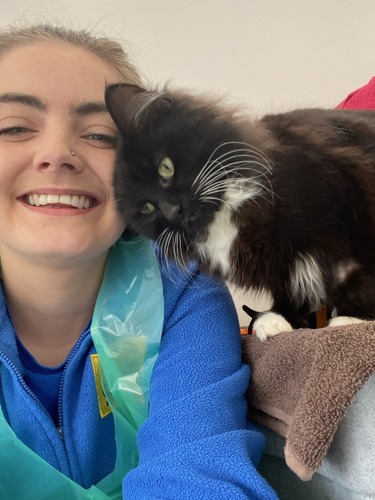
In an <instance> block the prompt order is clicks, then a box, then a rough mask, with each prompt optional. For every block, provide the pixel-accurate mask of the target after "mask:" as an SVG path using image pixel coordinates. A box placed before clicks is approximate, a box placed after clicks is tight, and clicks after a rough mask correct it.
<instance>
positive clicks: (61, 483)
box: [0, 237, 164, 500]
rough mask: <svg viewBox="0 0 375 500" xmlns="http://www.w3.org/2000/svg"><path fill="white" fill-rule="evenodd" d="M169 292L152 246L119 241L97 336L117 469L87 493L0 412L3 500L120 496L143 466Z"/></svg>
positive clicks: (95, 324) (101, 300)
mask: <svg viewBox="0 0 375 500" xmlns="http://www.w3.org/2000/svg"><path fill="white" fill-rule="evenodd" d="M163 313H164V302H163V290H162V282H161V277H160V272H159V266H158V262H157V259H156V257H155V253H154V251H153V248H152V246H151V243H150V242H149V241H146V240H144V239H143V238H141V237H136V238H134V239H132V240H129V241H124V240H119V241H118V242H117V243H116V244H115V245H114V246H113V247H112V248H111V250H110V253H109V257H108V261H107V265H106V270H105V274H104V279H103V282H102V285H101V288H100V291H99V295H98V298H97V302H96V306H95V311H94V315H93V320H92V327H91V335H92V339H93V342H94V344H95V347H96V350H97V353H98V356H99V360H100V366H101V380H102V384H103V389H104V392H105V395H106V397H107V400H108V402H109V404H110V406H111V409H112V412H113V417H114V422H115V432H116V445H117V456H116V465H115V469H114V471H113V472H112V473H111V474H109V475H108V476H107V477H105V478H104V479H103V480H102V481H100V483H98V484H96V485H95V486H92V487H91V488H89V489H84V488H82V487H81V486H80V485H78V484H77V483H75V482H74V481H72V480H71V479H69V478H67V477H66V476H64V475H63V474H61V473H60V472H59V471H57V470H56V469H54V468H53V467H52V466H50V465H49V464H48V463H47V462H45V461H44V460H43V459H42V458H40V457H39V456H38V455H36V454H35V453H34V452H33V451H32V450H30V449H29V448H28V447H27V446H25V445H24V444H23V443H22V442H21V441H20V440H19V439H18V438H17V437H16V435H15V434H14V432H13V431H12V429H11V428H10V427H9V425H8V424H7V422H6V420H5V418H4V415H3V412H2V411H1V407H0V450H1V451H0V470H1V471H8V474H7V472H5V473H4V472H2V473H1V477H0V498H4V499H5V498H9V499H12V500H15V499H22V500H24V499H30V500H31V499H33V500H35V499H38V500H45V499H51V500H52V499H53V500H75V499H77V500H86V499H94V500H99V499H103V500H104V499H107V500H109V499H111V500H112V499H122V491H121V490H122V479H123V477H124V476H125V475H126V473H127V472H129V470H131V469H132V468H133V467H135V466H136V465H137V462H138V452H137V446H136V433H137V430H138V428H139V426H140V425H141V424H142V422H143V421H144V420H145V419H146V418H147V415H148V391H149V383H150V376H151V372H152V368H153V366H154V363H155V360H156V357H157V355H158V352H159V347H160V338H161V332H162V326H163Z"/></svg>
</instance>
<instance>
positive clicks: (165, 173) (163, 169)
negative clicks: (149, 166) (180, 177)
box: [158, 156, 174, 179]
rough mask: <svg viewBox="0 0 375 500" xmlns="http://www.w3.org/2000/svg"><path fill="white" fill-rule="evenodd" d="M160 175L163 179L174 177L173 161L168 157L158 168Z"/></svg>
mask: <svg viewBox="0 0 375 500" xmlns="http://www.w3.org/2000/svg"><path fill="white" fill-rule="evenodd" d="M158 174H159V175H160V177H161V178H162V179H171V178H172V177H173V175H174V165H173V161H172V160H171V159H170V158H168V156H166V157H165V158H163V159H162V160H161V162H160V163H159V166H158Z"/></svg>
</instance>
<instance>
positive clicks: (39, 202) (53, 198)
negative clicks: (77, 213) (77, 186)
mask: <svg viewBox="0 0 375 500" xmlns="http://www.w3.org/2000/svg"><path fill="white" fill-rule="evenodd" d="M24 200H25V202H26V203H27V204H28V205H31V206H33V207H40V206H48V207H49V208H64V207H73V208H80V209H87V208H90V207H92V206H93V204H94V202H95V200H94V198H92V197H91V196H85V195H77V194H72V195H70V194H61V195H58V194H27V195H26V196H25V197H24Z"/></svg>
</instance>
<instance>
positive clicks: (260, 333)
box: [253, 312, 293, 341]
mask: <svg viewBox="0 0 375 500" xmlns="http://www.w3.org/2000/svg"><path fill="white" fill-rule="evenodd" d="M253 330H254V331H255V335H256V336H257V337H258V338H259V339H260V340H262V341H264V340H267V339H268V338H270V337H274V336H275V335H279V334H280V333H284V332H291V331H292V330H293V328H292V325H291V324H290V323H288V321H287V320H286V319H285V318H284V317H283V316H281V314H277V313H274V312H266V313H264V314H262V315H260V316H259V317H258V318H257V319H256V320H255V321H254V325H253Z"/></svg>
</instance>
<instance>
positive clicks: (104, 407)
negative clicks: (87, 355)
mask: <svg viewBox="0 0 375 500" xmlns="http://www.w3.org/2000/svg"><path fill="white" fill-rule="evenodd" d="M91 364H92V369H93V371H94V378H95V385H96V393H97V395H98V404H99V413H100V416H101V417H102V418H104V417H106V416H107V415H109V414H110V413H111V411H112V410H111V407H110V406H109V403H108V401H107V398H106V397H105V394H104V391H103V387H102V381H101V377H100V361H99V356H98V355H97V354H91Z"/></svg>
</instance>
